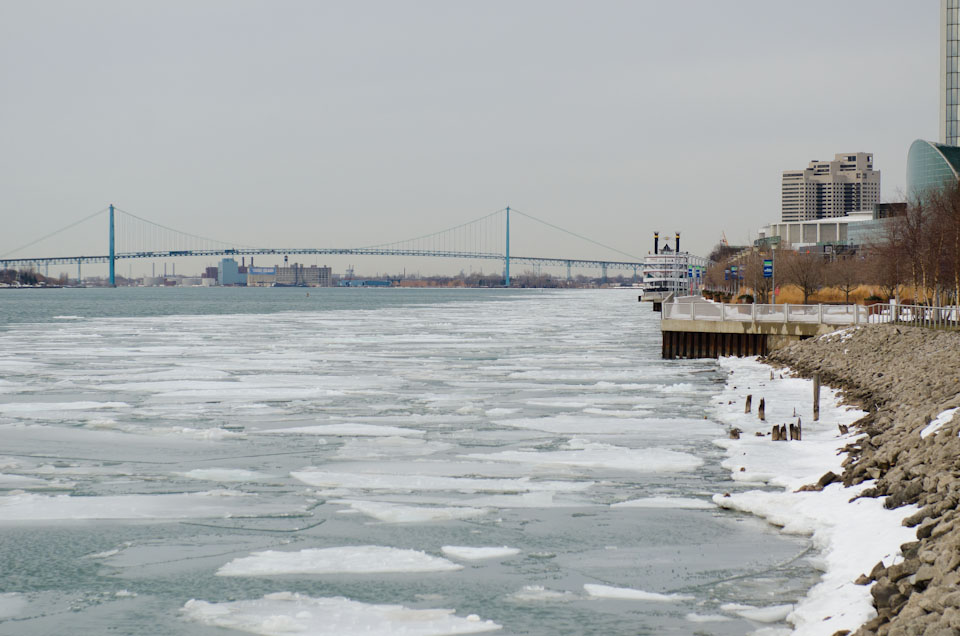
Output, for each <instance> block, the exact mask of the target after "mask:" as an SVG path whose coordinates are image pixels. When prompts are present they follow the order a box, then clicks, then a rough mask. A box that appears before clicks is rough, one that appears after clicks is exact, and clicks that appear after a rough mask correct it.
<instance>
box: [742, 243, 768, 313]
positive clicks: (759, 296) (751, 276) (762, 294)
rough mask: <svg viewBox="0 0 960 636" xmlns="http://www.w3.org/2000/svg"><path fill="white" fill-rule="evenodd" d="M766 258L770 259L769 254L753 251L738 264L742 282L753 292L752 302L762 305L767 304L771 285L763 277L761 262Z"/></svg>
mask: <svg viewBox="0 0 960 636" xmlns="http://www.w3.org/2000/svg"><path fill="white" fill-rule="evenodd" d="M767 258H772V257H771V256H770V254H769V253H767V252H761V251H759V250H753V251H752V252H750V253H749V254H748V255H746V256H745V257H743V258H742V259H741V262H740V267H741V268H742V271H743V280H744V282H745V283H746V284H747V286H749V287H750V289H752V290H753V293H754V296H755V298H754V300H755V301H756V302H759V303H763V304H766V303H768V302H769V300H770V292H771V291H772V284H773V280H772V279H771V278H764V276H763V261H764V259H767Z"/></svg>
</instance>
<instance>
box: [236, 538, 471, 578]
mask: <svg viewBox="0 0 960 636" xmlns="http://www.w3.org/2000/svg"><path fill="white" fill-rule="evenodd" d="M461 569H463V566H462V565H457V564H456V563H453V562H452V561H448V560H446V559H444V558H441V557H435V556H431V555H429V554H427V553H425V552H421V551H419V550H405V549H401V548H389V547H384V546H379V545H360V546H345V547H337V548H319V549H309V550H300V551H299V552H278V551H276V550H267V551H265V552H254V553H253V554H252V555H250V556H247V557H242V558H239V559H234V560H233V561H231V562H230V563H227V564H226V565H224V566H223V567H222V568H220V569H219V570H217V575H218V576H267V575H276V574H333V573H349V574H372V573H383V572H448V571H450V570H461Z"/></svg>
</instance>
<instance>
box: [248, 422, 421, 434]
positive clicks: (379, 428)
mask: <svg viewBox="0 0 960 636" xmlns="http://www.w3.org/2000/svg"><path fill="white" fill-rule="evenodd" d="M257 432H258V433H260V434H262V435H330V436H331V437H335V436H340V435H342V436H346V437H354V436H358V437H394V436H396V437H403V436H406V435H410V436H417V435H423V434H424V431H421V430H417V429H414V428H401V427H399V426H383V425H379V424H376V425H374V424H318V425H316V426H296V427H292V428H275V429H271V430H261V431H257Z"/></svg>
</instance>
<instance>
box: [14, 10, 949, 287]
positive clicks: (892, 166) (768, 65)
mask: <svg viewBox="0 0 960 636" xmlns="http://www.w3.org/2000/svg"><path fill="white" fill-rule="evenodd" d="M938 21H939V3H938V2H936V1H935V0H922V1H910V2H904V1H902V0H896V1H881V0H846V1H844V2H836V1H835V0H807V1H806V2H804V3H802V4H797V3H793V2H771V1H770V0H753V1H733V0H730V1H724V2H717V1H716V0H703V1H692V0H687V1H684V2H674V1H668V0H661V1H658V2H653V1H639V0H638V1H633V2H557V1H555V0H551V1H543V2H539V1H538V2H533V1H530V2H523V1H511V2H500V1H490V0H487V1H484V2H452V1H436V2H419V1H417V2H397V1H391V2H375V1H356V2H294V1H284V0H274V1H270V2H266V1H264V2H250V1H240V0H222V1H204V0H191V1H190V2H179V1H175V0H164V1H163V2H149V3H148V2H136V1H129V0H123V1H117V2H102V1H99V0H84V1H83V2H74V1H69V2H46V1H43V0H30V1H27V0H24V1H18V0H4V1H3V2H0V86H2V90H0V254H4V253H6V252H8V251H10V250H12V249H15V248H17V247H19V246H20V245H23V244H25V243H27V242H29V241H31V240H33V239H35V238H37V237H39V236H42V235H43V234H45V233H47V232H49V231H51V230H53V229H57V228H59V227H61V226H64V225H67V224H68V223H71V222H73V221H75V220H79V219H81V218H83V217H84V216H86V215H89V214H91V213H93V212H96V211H97V210H99V209H102V208H104V207H106V206H107V205H108V204H109V203H111V202H112V203H115V204H116V205H117V206H119V207H121V208H123V209H125V210H129V211H130V212H134V213H136V214H138V215H140V216H143V217H146V218H149V219H152V220H156V221H158V222H161V223H164V224H166V225H169V226H172V227H175V228H179V229H183V230H186V231H190V232H193V233H196V234H200V235H204V236H211V237H215V238H220V239H223V240H226V241H236V242H237V243H241V244H248V245H267V246H271V247H274V246H276V247H280V246H303V247H353V246H359V245H368V244H375V243H381V242H387V241H392V240H397V239H402V238H406V237H411V236H416V235H420V234H425V233H428V232H432V231H435V230H440V229H443V228H444V227H448V226H452V225H456V224H459V223H462V222H464V221H468V220H470V219H473V218H477V217H480V216H482V215H484V214H487V213H489V212H492V211H494V210H498V209H500V208H503V207H505V206H506V205H510V206H512V207H514V208H516V209H520V210H523V211H525V212H528V213H530V214H533V215H536V216H538V217H540V218H543V219H545V220H548V221H550V222H552V223H555V224H557V225H560V226H563V227H565V228H568V229H570V230H572V231H574V232H578V233H580V234H584V235H587V236H590V237H593V238H595V239H597V240H598V241H600V242H602V243H606V244H610V245H612V246H614V247H616V248H618V249H620V250H623V251H624V252H628V253H632V254H637V255H643V254H646V252H647V251H648V250H649V249H650V248H651V243H652V238H651V236H652V232H653V231H654V230H657V229H659V230H660V231H661V232H662V233H664V232H669V233H671V234H672V233H673V231H675V230H679V231H681V232H682V234H683V240H684V247H686V248H689V249H691V250H693V251H695V252H698V253H701V254H706V253H707V252H708V251H709V250H710V248H711V246H713V245H714V244H715V243H717V242H718V241H719V239H720V237H721V233H722V232H726V235H727V237H728V238H729V240H730V242H731V243H743V242H746V241H747V240H749V239H752V238H756V231H757V228H758V227H760V226H762V225H765V224H767V223H769V222H772V221H775V220H778V219H779V213H780V173H781V171H783V170H786V169H797V168H802V167H804V166H806V164H807V162H808V161H810V160H812V159H825V158H832V157H833V155H834V154H835V153H847V152H855V151H866V152H872V153H874V158H875V168H877V169H879V170H881V171H882V192H883V197H884V199H885V200H891V199H895V198H896V196H897V193H898V191H899V190H902V189H903V187H904V179H905V174H904V172H905V162H906V154H907V149H908V147H909V145H910V143H911V142H912V141H913V140H914V139H917V138H925V139H932V140H936V137H937V134H938V124H937V117H938V110H937V92H938V80H937V77H938V53H939V36H938V31H937V26H938ZM97 223H98V225H97V226H96V227H92V228H90V229H84V228H86V226H87V225H90V223H87V224H84V225H82V226H80V227H79V228H78V230H77V231H76V232H74V233H71V234H70V235H67V236H64V237H58V238H56V239H50V240H48V241H45V242H44V243H42V244H40V245H38V246H35V247H33V248H30V249H28V250H25V251H23V252H20V253H18V254H16V255H17V256H46V255H61V254H62V255H67V254H79V253H84V254H90V253H105V252H106V231H105V228H104V227H103V225H104V223H103V222H100V221H98V222H97ZM511 238H512V240H513V250H512V251H513V252H514V253H523V254H530V255H544V256H561V257H573V258H609V259H613V260H617V259H621V258H622V257H621V256H620V255H618V254H616V253H611V252H604V250H602V249H600V248H597V247H594V246H591V245H589V244H584V243H580V242H577V241H575V240H572V239H568V238H565V237H564V236H563V235H560V234H557V233H555V232H551V231H548V230H544V229H543V228H541V229H537V228H535V227H533V225H531V224H523V223H521V222H518V223H517V225H516V227H515V231H514V232H513V236H512V237H511ZM350 260H351V261H355V262H354V264H355V265H356V267H357V270H358V272H360V271H366V270H371V269H378V270H381V271H382V270H383V269H384V268H389V269H391V270H392V271H398V270H400V269H402V268H403V267H408V269H409V268H416V269H421V270H423V271H424V273H426V272H427V271H447V270H450V269H451V268H453V269H454V270H456V269H459V268H460V267H461V266H464V265H463V264H453V263H444V262H442V261H433V262H413V261H406V262H404V261H401V260H396V261H392V262H390V263H392V264H389V267H387V266H386V265H384V264H383V263H382V262H377V263H374V262H372V261H371V262H370V263H366V262H359V261H358V260H357V259H356V258H354V259H350ZM328 261H329V264H332V265H334V267H335V270H338V269H339V270H342V268H343V266H344V264H345V263H346V261H344V260H336V259H326V260H325V261H323V262H328ZM308 262H312V261H308ZM211 264H212V262H211ZM264 264H268V263H264ZM126 267H127V265H126V264H124V265H123V268H122V273H126ZM182 267H184V266H182ZM486 268H487V271H491V270H492V269H495V267H494V265H493V264H492V263H488V264H487V266H486ZM71 271H72V270H71Z"/></svg>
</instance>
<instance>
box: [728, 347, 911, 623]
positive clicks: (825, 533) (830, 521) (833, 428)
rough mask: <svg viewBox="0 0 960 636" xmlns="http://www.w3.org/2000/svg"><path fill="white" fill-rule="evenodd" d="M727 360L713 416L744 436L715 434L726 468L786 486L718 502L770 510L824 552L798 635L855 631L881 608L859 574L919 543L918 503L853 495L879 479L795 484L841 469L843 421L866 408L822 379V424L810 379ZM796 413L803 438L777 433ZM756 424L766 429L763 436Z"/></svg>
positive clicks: (802, 604)
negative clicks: (888, 504)
mask: <svg viewBox="0 0 960 636" xmlns="http://www.w3.org/2000/svg"><path fill="white" fill-rule="evenodd" d="M720 365H721V368H722V369H724V370H726V371H727V372H728V376H727V382H726V386H725V387H724V389H723V391H722V392H721V393H720V394H718V395H716V396H715V397H714V399H713V406H714V410H715V417H716V419H717V420H718V421H720V422H723V423H724V424H727V425H729V426H730V427H731V428H734V427H735V428H738V429H740V430H741V431H742V433H741V435H740V439H722V440H717V441H716V442H715V443H716V444H717V445H718V446H720V447H722V448H724V449H725V450H726V453H727V459H726V460H725V461H724V462H723V466H724V467H725V468H728V469H729V470H730V471H731V473H732V475H733V479H734V480H736V481H739V482H743V483H744V484H756V485H758V486H761V485H763V486H774V487H779V490H770V489H769V488H767V489H763V490H750V491H746V492H740V493H734V494H730V495H727V494H722V495H715V496H714V502H715V503H716V504H717V505H719V506H721V507H724V508H730V509H733V510H740V511H743V512H748V513H751V514H755V515H758V516H760V517H763V518H765V519H767V520H768V521H770V522H771V523H773V524H775V525H778V526H781V527H782V528H783V531H784V532H791V533H798V534H809V535H811V537H812V541H813V544H814V546H815V547H816V548H817V550H818V551H819V554H818V557H816V560H815V564H816V566H817V567H818V568H820V569H822V570H823V577H822V579H821V582H820V583H818V584H817V585H815V586H814V587H813V588H812V589H811V590H810V592H809V593H808V594H807V596H805V597H804V598H802V599H800V601H799V602H798V603H797V605H796V606H795V607H794V609H793V611H792V612H790V613H789V614H788V615H787V616H786V619H787V621H788V622H789V623H791V624H792V625H793V626H794V634H797V635H800V636H813V635H830V634H833V633H835V632H837V631H838V630H843V629H849V630H851V631H852V630H856V628H857V627H859V626H860V625H861V624H863V623H864V622H866V621H868V620H870V619H871V618H873V617H874V616H876V611H875V610H874V608H873V604H872V602H871V601H872V599H871V596H870V588H869V586H865V585H856V584H854V583H853V581H854V580H855V579H856V578H857V577H858V576H859V575H860V574H864V573H869V572H870V570H871V569H872V568H873V566H874V565H875V564H876V563H877V562H878V561H881V560H882V561H883V562H884V563H885V564H887V565H889V564H891V563H893V562H896V561H898V560H901V559H902V557H901V556H900V545H901V544H903V543H906V542H909V541H912V540H913V539H914V535H915V530H914V529H912V528H905V527H903V526H902V525H901V521H902V520H903V518H904V517H906V516H909V515H910V514H912V513H914V512H915V511H916V506H904V507H902V508H898V509H896V510H886V509H885V508H884V507H883V501H882V500H880V499H871V498H863V499H857V500H855V501H850V500H851V499H853V498H854V497H856V496H857V495H858V494H860V493H861V492H862V491H863V490H864V489H865V488H869V487H870V486H871V485H872V483H873V482H865V483H863V484H860V485H859V486H856V487H853V488H844V487H843V485H842V484H840V483H834V484H831V485H829V486H827V487H825V488H824V489H823V491H820V492H817V491H806V492H797V489H798V488H800V487H801V486H804V485H807V484H815V483H816V482H817V480H819V479H820V477H821V476H822V475H824V474H825V473H827V472H828V471H832V472H834V473H836V474H840V473H841V471H842V468H841V463H842V461H843V459H844V455H843V454H842V453H840V449H842V448H843V447H844V446H845V445H846V444H847V443H849V442H850V441H851V439H853V437H854V434H853V433H850V434H847V435H843V436H841V435H840V434H839V429H838V425H839V424H844V425H849V424H851V423H853V422H854V421H856V420H857V419H859V418H860V417H862V416H863V415H864V413H863V412H861V411H858V410H856V409H852V408H847V407H844V406H841V405H840V403H839V399H838V396H837V394H836V392H834V391H833V390H831V389H829V388H826V387H822V388H821V397H820V421H819V422H814V421H813V413H812V404H813V400H812V396H813V383H812V381H810V380H803V379H799V378H790V377H786V376H784V377H783V378H782V379H781V378H780V372H779V371H777V372H776V373H775V379H774V380H771V379H770V371H771V368H770V367H769V366H766V365H763V364H760V363H759V362H757V361H756V359H753V358H748V359H737V358H723V359H721V360H720ZM747 395H752V396H753V408H752V412H751V413H744V402H745V399H746V396H747ZM761 398H764V399H765V401H766V405H765V406H766V421H765V422H761V421H760V420H759V419H758V417H757V407H758V405H759V402H760V399H761ZM797 417H799V418H800V419H801V423H802V427H803V435H802V437H803V439H802V441H787V442H774V441H772V440H771V437H770V434H769V433H770V429H771V427H772V426H774V425H778V424H788V425H789V424H790V423H796V422H797ZM788 428H789V426H788ZM758 432H760V433H764V434H765V435H764V436H762V437H761V436H757V435H756V433H758Z"/></svg>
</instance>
